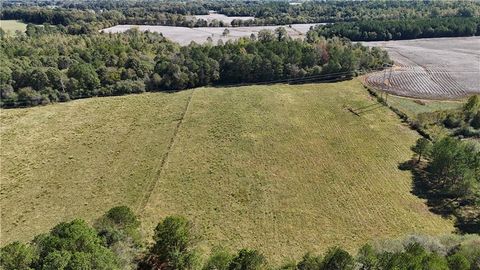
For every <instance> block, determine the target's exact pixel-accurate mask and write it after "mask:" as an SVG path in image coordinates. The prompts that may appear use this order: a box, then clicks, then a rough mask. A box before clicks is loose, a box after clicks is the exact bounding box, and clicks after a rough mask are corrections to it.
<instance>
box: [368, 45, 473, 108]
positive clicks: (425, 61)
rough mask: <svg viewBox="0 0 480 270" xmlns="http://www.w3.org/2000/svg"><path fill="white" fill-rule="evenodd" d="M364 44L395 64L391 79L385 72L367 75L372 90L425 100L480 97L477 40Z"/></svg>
mask: <svg viewBox="0 0 480 270" xmlns="http://www.w3.org/2000/svg"><path fill="white" fill-rule="evenodd" d="M363 44H365V45H368V46H379V47H382V48H384V49H386V50H387V51H388V52H389V54H390V57H391V58H392V59H393V60H394V62H395V66H394V67H393V69H392V72H391V76H389V73H388V72H387V74H384V72H377V73H374V74H371V75H369V76H368V77H367V79H366V81H367V82H368V83H369V84H370V85H371V86H374V87H376V88H380V89H383V90H385V91H387V92H390V93H392V94H396V95H400V96H407V97H415V98H425V99H458V98H462V97H466V96H468V95H471V94H473V93H477V94H478V93H480V37H466V38H434V39H417V40H398V41H387V42H364V43H363ZM388 78H390V80H388ZM383 82H385V84H384V83H383Z"/></svg>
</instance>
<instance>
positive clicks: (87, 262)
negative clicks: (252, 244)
mask: <svg viewBox="0 0 480 270" xmlns="http://www.w3.org/2000/svg"><path fill="white" fill-rule="evenodd" d="M139 228H140V221H139V220H138V218H137V217H136V216H135V214H134V213H133V212H132V211H131V210H130V209H129V208H128V207H125V206H119V207H114V208H112V209H110V210H109V211H108V212H107V213H105V215H103V216H102V217H100V218H99V219H98V220H97V221H95V222H94V225H93V227H92V226H90V225H89V224H88V223H87V222H85V221H83V220H81V219H76V220H73V221H70V222H62V223H60V224H58V225H57V226H55V227H54V228H52V229H51V231H50V232H48V233H44V234H40V235H37V236H36V237H35V238H34V239H33V240H32V241H30V242H29V243H21V242H13V243H10V244H8V245H6V246H4V247H3V248H2V249H1V253H0V266H1V267H2V269H5V270H14V269H15V270H18V269H42V270H49V269H52V270H53V269H55V270H57V269H167V270H169V269H172V270H173V269H178V270H186V269H202V270H244V269H245V270H262V269H292V270H297V269H298V270H353V269H378V270H383V269H425V270H426V269H435V270H443V269H445V270H447V269H451V270H478V269H480V246H479V245H478V241H479V240H478V237H475V236H473V235H472V236H455V237H454V236H451V237H449V238H445V239H435V238H429V237H424V236H416V237H410V238H407V239H404V240H403V241H398V240H397V241H390V242H385V244H383V245H372V244H368V243H367V244H365V245H364V246H363V247H361V248H360V249H359V250H358V252H357V254H356V256H353V255H352V254H350V253H349V252H347V251H345V250H343V249H342V248H340V247H331V248H329V249H328V250H327V252H326V253H325V254H324V255H323V256H320V255H317V254H313V253H306V254H305V255H304V256H303V257H302V258H301V259H300V260H298V261H295V260H290V261H289V262H288V263H285V264H284V265H281V266H272V265H269V263H268V258H266V257H265V256H264V255H263V254H262V253H261V252H259V251H257V250H254V249H241V250H239V251H238V252H231V251H230V250H228V249H225V248H215V249H213V250H212V251H211V252H210V254H209V255H207V254H202V253H201V252H200V251H199V249H197V245H198V243H199V241H200V240H201V238H199V236H198V233H197V232H196V231H195V227H194V226H193V224H192V223H191V222H190V221H189V220H187V219H186V218H184V217H181V216H168V217H166V218H165V219H163V220H161V221H160V222H159V223H158V225H157V226H156V228H155V230H154V234H153V240H154V241H153V243H151V244H147V243H145V242H143V241H142V238H141V234H140V229H139Z"/></svg>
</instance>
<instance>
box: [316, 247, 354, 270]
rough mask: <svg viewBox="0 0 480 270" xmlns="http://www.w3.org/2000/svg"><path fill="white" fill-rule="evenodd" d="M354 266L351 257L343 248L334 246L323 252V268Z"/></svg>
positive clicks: (348, 267)
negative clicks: (325, 252)
mask: <svg viewBox="0 0 480 270" xmlns="http://www.w3.org/2000/svg"><path fill="white" fill-rule="evenodd" d="M353 268H354V260H353V257H352V256H351V255H350V254H349V253H348V252H347V251H345V250H343V249H341V248H338V247H335V248H331V249H329V250H328V251H327V254H325V259H323V269H328V270H350V269H353Z"/></svg>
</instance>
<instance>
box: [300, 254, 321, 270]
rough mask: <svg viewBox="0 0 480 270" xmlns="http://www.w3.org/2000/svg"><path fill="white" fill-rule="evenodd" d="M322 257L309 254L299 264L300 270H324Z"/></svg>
mask: <svg viewBox="0 0 480 270" xmlns="http://www.w3.org/2000/svg"><path fill="white" fill-rule="evenodd" d="M322 263H323V261H322V257H321V256H315V255H312V254H310V253H307V254H305V255H304V256H303V258H302V260H301V261H300V262H299V263H298V264H297V269H298V270H317V269H322Z"/></svg>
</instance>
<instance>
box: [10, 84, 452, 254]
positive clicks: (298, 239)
mask: <svg viewBox="0 0 480 270" xmlns="http://www.w3.org/2000/svg"><path fill="white" fill-rule="evenodd" d="M348 108H351V109H353V110H355V111H356V112H357V113H358V114H359V115H360V116H356V115H355V114H353V113H351V112H350V111H349V110H348ZM0 120H1V123H2V126H1V129H0V136H1V145H2V151H1V153H0V161H1V166H2V167H1V169H2V173H1V174H0V181H1V183H2V192H1V194H0V205H1V218H2V228H1V229H2V233H1V244H2V245H4V244H5V243H8V242H10V241H13V240H15V239H20V240H23V241H26V240H28V239H30V238H31V237H33V236H34V235H36V234H38V233H41V232H45V231H46V230H48V229H49V228H51V227H52V226H54V225H55V224H57V223H58V222H60V221H65V220H70V219H73V218H75V217H79V218H85V219H87V220H89V221H94V220H95V218H97V217H98V216H100V215H101V214H102V213H103V212H105V211H106V210H108V209H109V208H111V207H112V206H115V205H120V204H125V205H128V206H130V207H132V208H133V209H134V210H135V211H136V213H137V214H139V215H140V216H141V219H142V226H143V229H144V232H145V233H146V237H148V236H149V233H150V232H151V231H152V228H153V227H154V226H155V225H156V223H157V222H158V221H159V220H160V219H161V218H163V217H165V216H166V215H172V214H181V215H185V216H186V217H188V218H189V219H190V220H192V221H193V222H194V224H195V225H196V230H198V231H199V233H200V234H201V235H202V239H203V240H201V241H200V246H201V247H211V246H214V245H219V244H220V245H224V246H227V247H231V248H240V247H251V248H258V249H259V250H261V251H263V252H264V253H265V255H267V257H268V258H271V259H272V260H273V261H276V262H278V261H280V260H281V259H282V258H285V257H299V256H301V255H303V254H304V253H305V251H306V250H311V251H317V252H320V251H324V250H325V249H326V248H328V247H329V246H332V245H340V246H344V247H346V248H347V249H349V250H354V249H356V248H358V247H359V246H360V245H362V244H364V243H365V241H368V240H371V239H378V238H395V237H401V236H403V235H406V234H411V233H425V234H432V235H440V234H445V233H449V232H451V231H452V230H453V225H452V221H451V220H446V219H443V218H441V217H440V216H437V215H434V214H432V213H431V212H430V211H429V210H428V208H427V206H426V205H425V204H424V201H423V200H421V199H419V198H417V197H415V196H414V195H412V194H411V188H412V184H411V183H412V180H411V175H410V173H409V172H406V171H400V170H399V169H398V168H397V166H398V165H399V163H401V162H404V161H406V160H408V159H409V158H410V157H411V156H412V152H411V151H410V146H411V145H412V144H413V143H414V142H415V140H416V139H417V137H418V136H417V135H416V133H415V132H413V131H412V130H410V129H409V128H408V127H406V126H404V125H403V124H402V123H401V122H400V120H399V119H397V117H396V116H395V115H394V114H393V113H392V112H391V111H389V110H388V109H387V108H385V107H383V106H381V105H379V104H377V103H376V101H374V100H373V99H371V98H370V96H369V95H368V94H367V92H366V91H365V90H364V89H363V87H362V85H361V83H360V82H359V81H358V80H352V81H348V82H341V83H332V84H305V85H270V86H246V87H231V88H197V89H192V90H186V91H182V92H177V93H147V94H141V95H129V96H120V97H109V98H92V99H85V100H77V101H72V102H69V103H61V104H54V105H49V106H44V107H35V108H29V109H11V110H1V114H0Z"/></svg>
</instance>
